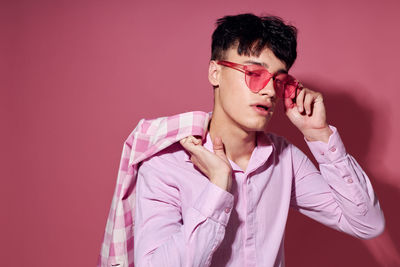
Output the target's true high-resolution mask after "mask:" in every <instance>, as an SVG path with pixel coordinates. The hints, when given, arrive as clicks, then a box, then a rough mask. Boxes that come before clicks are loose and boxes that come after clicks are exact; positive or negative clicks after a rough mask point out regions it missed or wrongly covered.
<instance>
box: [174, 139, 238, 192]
mask: <svg viewBox="0 0 400 267" xmlns="http://www.w3.org/2000/svg"><path fill="white" fill-rule="evenodd" d="M179 142H180V144H181V145H182V146H183V147H184V148H185V150H186V151H188V152H189V153H190V155H191V156H190V160H191V161H192V163H193V164H194V165H195V166H196V167H197V168H199V169H200V170H201V172H203V174H204V175H205V176H207V177H208V179H209V180H210V181H211V182H212V183H214V184H215V185H217V186H219V187H220V188H222V189H224V190H226V191H228V192H229V191H230V190H231V187H232V167H231V164H230V163H229V160H228V158H227V156H226V154H225V152H224V145H223V143H222V140H221V138H220V137H216V138H215V139H214V140H212V143H213V150H214V153H212V152H210V151H209V150H208V149H206V148H205V147H203V144H202V141H201V139H197V138H196V137H194V136H192V135H190V136H188V137H185V138H183V139H181V140H180V141H179Z"/></svg>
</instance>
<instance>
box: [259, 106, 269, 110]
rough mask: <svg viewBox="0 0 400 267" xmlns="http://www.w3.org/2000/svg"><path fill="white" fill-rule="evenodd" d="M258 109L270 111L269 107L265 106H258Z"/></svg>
mask: <svg viewBox="0 0 400 267" xmlns="http://www.w3.org/2000/svg"><path fill="white" fill-rule="evenodd" d="M256 107H258V108H263V109H265V110H268V109H269V107H267V106H263V105H256Z"/></svg>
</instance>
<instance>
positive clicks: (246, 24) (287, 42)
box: [211, 13, 297, 70]
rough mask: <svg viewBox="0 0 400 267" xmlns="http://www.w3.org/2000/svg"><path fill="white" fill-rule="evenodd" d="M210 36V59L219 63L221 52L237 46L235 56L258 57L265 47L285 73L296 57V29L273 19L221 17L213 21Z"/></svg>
mask: <svg viewBox="0 0 400 267" xmlns="http://www.w3.org/2000/svg"><path fill="white" fill-rule="evenodd" d="M216 26H217V28H216V29H215V31H214V33H213V34H212V44H211V60H223V59H224V56H225V51H226V50H228V49H229V48H231V47H234V46H237V52H238V54H239V55H243V54H244V55H247V56H257V57H258V56H259V55H260V53H261V52H262V50H263V49H264V48H265V47H268V48H269V49H271V50H272V52H273V53H274V55H275V56H276V57H277V58H278V59H280V60H282V61H283V62H284V63H285V65H286V68H287V70H289V69H290V67H291V66H292V65H293V63H294V61H295V60H296V57H297V52H296V47H297V41H296V38H297V29H296V27H294V26H292V25H288V24H285V23H284V21H283V20H282V19H281V18H280V17H277V16H263V17H259V16H256V15H254V14H251V13H246V14H239V15H235V16H225V17H222V18H220V19H218V20H217V22H216Z"/></svg>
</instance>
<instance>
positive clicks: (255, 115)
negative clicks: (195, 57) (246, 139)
mask: <svg viewBox="0 0 400 267" xmlns="http://www.w3.org/2000/svg"><path fill="white" fill-rule="evenodd" d="M224 60H226V61H231V62H235V63H239V64H244V65H250V64H262V65H263V66H264V67H265V68H266V69H267V70H268V71H269V72H270V73H272V74H274V73H275V72H277V71H279V70H286V67H285V64H284V62H282V61H280V60H279V59H278V58H277V57H276V56H275V55H274V53H273V52H272V51H271V50H270V49H269V48H265V49H264V50H263V51H262V53H261V54H260V56H259V57H255V56H244V55H243V56H240V55H239V54H238V53H237V51H236V47H234V48H230V49H229V50H227V51H226V54H225V58H224ZM210 64H215V65H214V67H215V73H214V74H215V76H214V77H215V79H214V80H210V81H211V83H212V84H213V85H218V88H216V89H215V90H216V91H215V94H214V96H215V105H218V107H216V108H219V109H221V111H222V112H223V113H224V114H225V115H226V116H227V118H228V119H230V120H231V122H232V123H234V124H236V125H238V126H239V127H241V128H243V129H244V130H246V131H248V132H249V131H264V130H265V128H266V126H267V124H268V122H269V120H270V119H271V117H272V114H273V112H274V109H275V105H276V100H277V97H276V94H275V90H274V87H273V80H272V79H270V81H269V82H268V84H267V85H266V86H265V87H264V88H263V89H261V90H260V91H259V92H258V93H254V92H252V91H251V90H250V89H249V88H248V87H247V85H246V81H245V74H244V73H243V72H241V71H238V70H236V69H232V68H229V67H226V66H222V65H218V64H216V62H211V63H210ZM210 66H211V65H210ZM211 69H213V68H212V67H210V70H211ZM257 103H262V104H264V105H265V104H266V105H267V106H268V110H267V112H266V113H265V112H264V114H262V113H260V112H258V111H257V108H256V105H257Z"/></svg>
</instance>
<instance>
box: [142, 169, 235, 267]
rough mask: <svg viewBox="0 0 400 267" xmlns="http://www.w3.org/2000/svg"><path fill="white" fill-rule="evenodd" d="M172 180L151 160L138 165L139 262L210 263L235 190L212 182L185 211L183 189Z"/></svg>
mask: <svg viewBox="0 0 400 267" xmlns="http://www.w3.org/2000/svg"><path fill="white" fill-rule="evenodd" d="M164 178H165V177H164ZM189 178H190V177H188V179H189ZM167 180H168V179H163V174H162V172H160V171H159V170H156V169H155V168H154V167H152V166H150V165H149V164H146V163H144V164H142V165H141V167H140V168H139V170H138V176H137V184H136V209H135V223H134V264H135V266H137V267H142V266H154V267H155V266H157V267H159V266H209V265H210V264H211V259H212V255H213V253H214V251H215V250H216V249H217V248H218V246H219V245H220V244H221V242H222V240H223V238H224V235H225V227H226V225H227V223H228V220H229V217H230V214H231V210H232V207H233V202H234V196H233V195H232V194H231V193H229V192H227V191H225V190H223V189H222V188H220V187H218V186H217V185H215V184H213V183H211V182H208V183H207V185H206V186H205V188H204V189H203V190H202V192H201V194H200V195H199V197H198V198H197V200H196V201H195V202H194V205H192V206H191V207H189V208H188V209H187V210H186V212H184V213H183V214H182V208H181V207H182V205H181V202H180V201H181V200H180V197H179V189H178V188H177V186H176V185H173V184H171V183H170V182H168V181H167Z"/></svg>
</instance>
